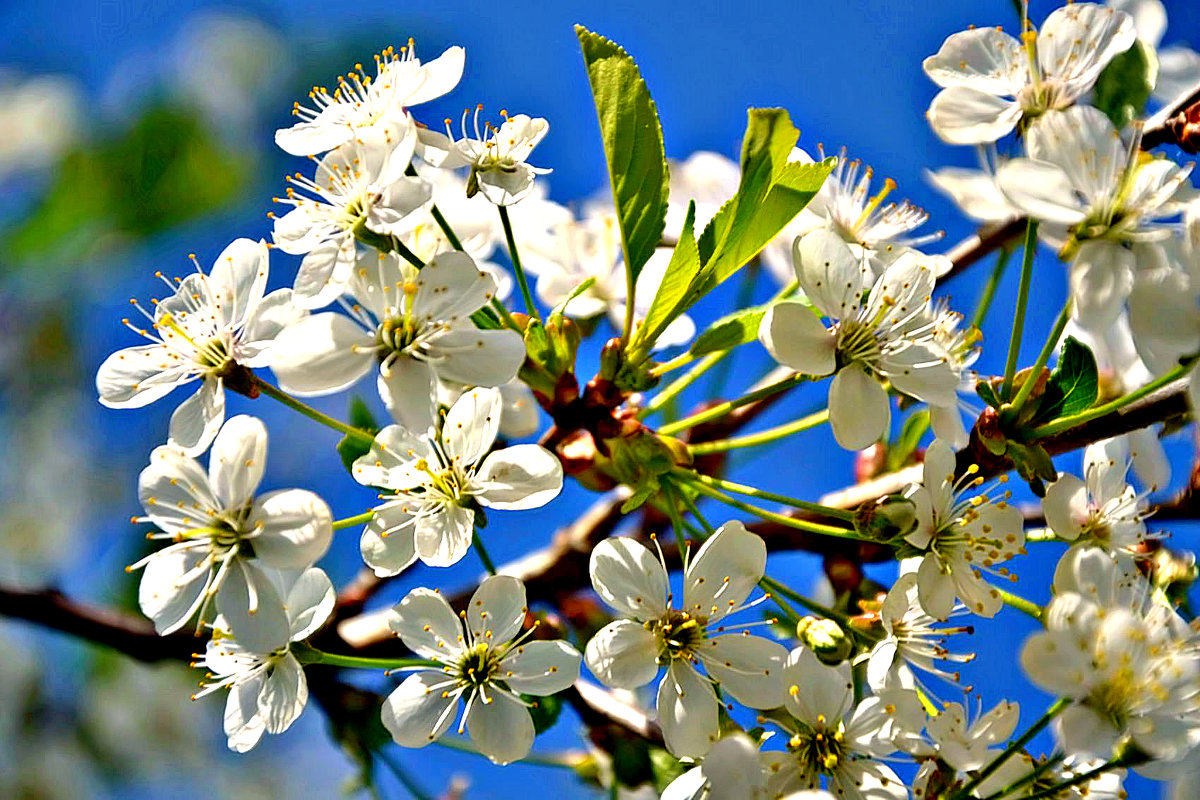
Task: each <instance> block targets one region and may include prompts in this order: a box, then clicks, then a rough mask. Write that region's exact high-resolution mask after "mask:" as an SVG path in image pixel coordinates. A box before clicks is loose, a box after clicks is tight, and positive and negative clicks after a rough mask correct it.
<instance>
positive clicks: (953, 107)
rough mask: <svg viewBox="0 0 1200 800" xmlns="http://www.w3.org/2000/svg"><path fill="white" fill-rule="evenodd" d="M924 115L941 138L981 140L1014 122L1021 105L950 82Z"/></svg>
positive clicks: (989, 139) (991, 137) (996, 136)
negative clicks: (953, 84)
mask: <svg viewBox="0 0 1200 800" xmlns="http://www.w3.org/2000/svg"><path fill="white" fill-rule="evenodd" d="M925 115H926V116H927V117H928V118H929V124H930V126H932V128H933V132H934V133H936V134H937V135H938V138H940V139H941V140H942V141H943V142H948V143H949V144H984V143H987V142H994V141H996V140H997V139H999V138H1001V137H1002V136H1005V135H1007V134H1008V133H1009V132H1011V131H1012V129H1013V128H1015V127H1016V126H1017V121H1018V120H1020V119H1021V105H1020V104H1019V103H1017V102H1016V101H1015V100H1006V99H1004V98H1003V97H997V96H996V95H994V94H989V93H987V92H981V91H979V90H978V89H975V88H973V87H970V86H951V87H950V88H949V89H942V90H941V91H940V92H938V93H937V96H936V97H934V98H933V102H932V103H930V104H929V111H927V112H926V114H925Z"/></svg>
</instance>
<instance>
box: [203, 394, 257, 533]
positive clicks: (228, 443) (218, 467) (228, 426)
mask: <svg viewBox="0 0 1200 800" xmlns="http://www.w3.org/2000/svg"><path fill="white" fill-rule="evenodd" d="M266 465H267V427H266V426H265V425H263V424H262V420H260V419H258V418H257V417H251V416H248V415H246V414H239V415H237V416H236V417H234V418H233V419H231V420H229V422H226V423H225V425H224V427H222V428H221V432H220V433H218V434H217V438H216V439H214V440H213V446H212V452H211V453H209V455H208V480H209V484H210V485H211V486H212V489H213V492H214V493H215V494H216V496H217V500H218V502H220V503H221V505H222V507H224V508H227V509H230V510H232V509H236V508H240V507H241V506H243V505H245V504H246V503H247V502H248V501H249V500H250V498H252V497H253V496H254V490H255V489H257V488H258V484H259V483H261V482H262V476H263V469H264V468H265V467H266Z"/></svg>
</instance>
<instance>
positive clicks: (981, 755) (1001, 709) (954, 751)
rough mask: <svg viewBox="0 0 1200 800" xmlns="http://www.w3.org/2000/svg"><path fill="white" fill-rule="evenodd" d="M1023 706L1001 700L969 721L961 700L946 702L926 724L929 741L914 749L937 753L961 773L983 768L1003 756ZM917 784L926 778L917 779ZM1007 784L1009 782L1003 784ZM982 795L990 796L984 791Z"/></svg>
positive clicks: (921, 753) (920, 754)
mask: <svg viewBox="0 0 1200 800" xmlns="http://www.w3.org/2000/svg"><path fill="white" fill-rule="evenodd" d="M1020 712H1021V709H1020V706H1018V705H1017V704H1016V703H1010V702H1008V701H1007V700H1002V701H1000V702H999V703H997V704H996V705H995V706H993V707H992V709H991V710H990V711H988V712H987V713H986V714H979V715H978V716H977V717H976V718H975V719H974V720H968V718H967V712H966V710H964V709H963V707H962V704H960V703H946V704H945V705H944V706H943V707H942V708H941V709H940V710H939V711H938V713H937V715H936V716H930V717H929V719H928V721H926V723H925V731H926V733H928V734H929V742H928V743H923V744H922V746H920V747H918V748H916V749H915V751H914V752H913V755H915V756H917V757H933V756H936V757H937V758H938V759H939V760H940V761H942V762H943V763H945V764H948V765H949V766H950V767H952V768H953V769H954V770H956V771H958V772H969V771H974V770H977V769H981V768H982V767H983V766H984V765H986V764H987V763H988V762H990V761H991V760H992V759H994V758H995V757H996V756H998V755H1000V753H1001V752H1002V750H1001V749H993V748H996V746H997V745H1003V744H1004V743H1005V742H1006V741H1008V739H1009V737H1010V736H1012V735H1013V731H1014V730H1015V729H1016V727H1017V720H1018V718H1019V717H1020ZM917 783H918V784H922V783H923V781H921V780H920V779H918V781H917ZM1002 785H1007V784H1002ZM980 796H981V797H986V796H988V795H987V794H984V793H981V794H980Z"/></svg>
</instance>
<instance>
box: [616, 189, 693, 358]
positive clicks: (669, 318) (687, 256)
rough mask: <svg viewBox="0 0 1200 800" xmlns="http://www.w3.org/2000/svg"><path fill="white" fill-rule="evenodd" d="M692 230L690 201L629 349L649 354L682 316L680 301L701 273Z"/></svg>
mask: <svg viewBox="0 0 1200 800" xmlns="http://www.w3.org/2000/svg"><path fill="white" fill-rule="evenodd" d="M695 226H696V203H695V202H694V201H693V202H690V203H688V210H687V216H686V217H685V218H684V221H683V230H682V231H680V233H679V241H678V242H677V243H676V244H675V250H674V251H673V252H672V253H671V261H670V262H669V263H668V264H667V269H666V272H664V273H663V279H662V282H661V283H659V284H658V292H657V293H656V294H655V295H654V300H653V301H652V302H651V303H650V308H649V310H647V311H646V316H645V318H644V319H643V320H642V324H641V326H640V327H639V328H638V329H637V333H635V334H634V337H633V339H634V341H633V343H632V344H631V349H637V350H640V351H643V352H645V353H649V352H650V349H651V348H652V347H653V346H654V342H655V341H657V340H658V337H659V336H660V335H661V334H662V332H663V331H664V330H666V329H667V326H668V325H670V324H671V323H672V322H674V321H675V319H676V318H677V317H678V316H679V315H680V314H682V313H683V310H682V309H681V308H680V305H679V304H680V301H681V300H683V298H684V296H685V295H686V294H687V291H688V287H689V286H691V284H692V281H693V280H695V278H696V275H697V274H698V273H699V272H700V251H699V249H698V248H697V245H696V233H695Z"/></svg>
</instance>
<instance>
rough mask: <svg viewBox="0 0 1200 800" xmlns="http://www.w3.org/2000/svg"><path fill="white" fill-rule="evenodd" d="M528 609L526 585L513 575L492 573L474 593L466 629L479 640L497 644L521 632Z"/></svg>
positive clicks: (469, 607) (468, 609)
mask: <svg viewBox="0 0 1200 800" xmlns="http://www.w3.org/2000/svg"><path fill="white" fill-rule="evenodd" d="M528 611H529V608H528V606H527V605H526V604H525V584H523V583H521V582H520V581H519V580H517V579H516V578H514V577H512V576H511V575H492V576H491V577H489V578H486V579H485V580H484V581H483V583H481V584H479V588H478V589H476V590H475V594H473V595H471V604H470V605H469V606H467V629H468V630H469V631H471V632H472V633H473V634H474V635H475V639H476V640H477V641H487V642H490V643H491V644H492V645H493V646H498V645H499V644H500V643H501V642H507V641H509V640H510V639H512V638H513V637H515V636H516V635H517V634H518V633H520V631H521V628H522V627H524V625H525V614H526V612H528Z"/></svg>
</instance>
